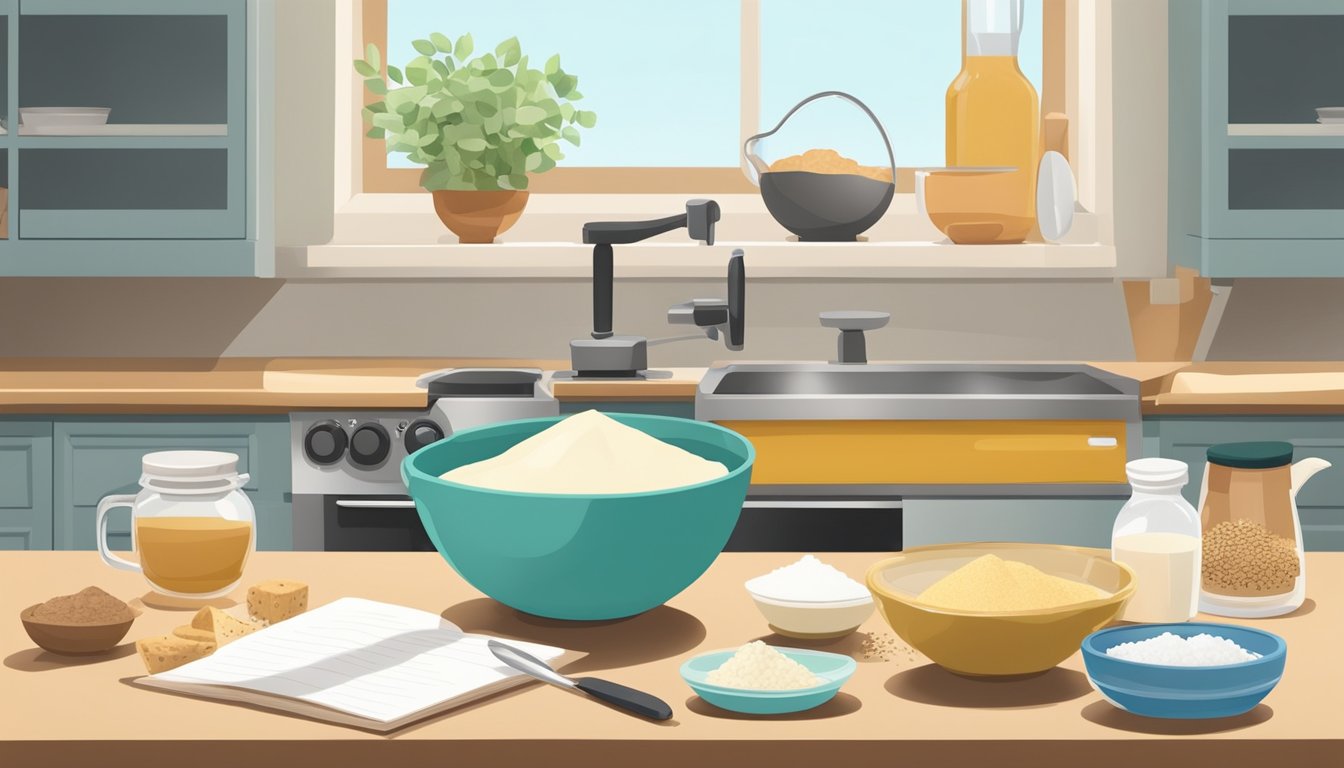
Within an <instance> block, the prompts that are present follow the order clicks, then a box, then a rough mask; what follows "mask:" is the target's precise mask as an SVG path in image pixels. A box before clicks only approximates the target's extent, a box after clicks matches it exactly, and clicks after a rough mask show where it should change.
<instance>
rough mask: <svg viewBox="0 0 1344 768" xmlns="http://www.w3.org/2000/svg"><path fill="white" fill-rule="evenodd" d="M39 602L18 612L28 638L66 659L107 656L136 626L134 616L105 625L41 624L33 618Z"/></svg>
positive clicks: (40, 646)
mask: <svg viewBox="0 0 1344 768" xmlns="http://www.w3.org/2000/svg"><path fill="white" fill-rule="evenodd" d="M41 607H42V603H38V604H37V605H30V606H28V607H27V608H25V609H24V610H23V611H22V612H21V613H19V620H20V621H22V622H23V628H24V630H25V631H26V632H27V633H28V637H31V638H32V639H33V642H34V643H37V645H38V647H39V648H42V649H43V650H47V651H51V652H52V653H59V654H62V655H65V656H82V655H85V654H93V653H106V652H108V651H110V650H112V649H113V648H116V647H117V644H119V643H120V642H121V640H122V638H124V637H126V633H127V632H129V631H130V630H131V624H133V623H135V615H134V614H132V615H131V616H130V618H128V619H125V620H123V621H116V622H112V623H107V624H63V623H58V622H52V621H43V620H41V619H38V618H37V617H36V616H34V613H36V611H37V609H39V608H41Z"/></svg>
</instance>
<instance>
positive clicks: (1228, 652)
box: [1106, 632, 1260, 667]
mask: <svg viewBox="0 0 1344 768" xmlns="http://www.w3.org/2000/svg"><path fill="white" fill-rule="evenodd" d="M1106 655H1107V656H1114V657H1116V658H1118V659H1124V660H1125V661H1137V662H1140V663H1143V664H1163V665H1167V666H1173V667H1211V666H1215V665H1219V664H1241V663H1243V662H1247V661H1255V660H1256V659H1258V658H1260V654H1258V653H1255V652H1254V651H1248V650H1246V649H1245V648H1242V647H1241V646H1240V645H1237V644H1236V643H1234V642H1232V641H1231V640H1228V639H1227V638H1225V637H1218V636H1216V635H1210V634H1207V633H1201V634H1198V635H1195V636H1193V637H1180V636H1179V635H1173V634H1172V633H1170V632H1163V633H1162V634H1160V635H1158V636H1157V637H1151V638H1149V639H1147V640H1139V641H1137V642H1133V643H1121V644H1119V645H1116V646H1113V647H1111V648H1107V649H1106Z"/></svg>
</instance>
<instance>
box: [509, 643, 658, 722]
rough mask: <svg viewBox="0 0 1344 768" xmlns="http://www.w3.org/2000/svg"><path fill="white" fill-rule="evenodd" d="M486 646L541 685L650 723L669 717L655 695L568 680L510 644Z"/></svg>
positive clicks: (601, 682) (588, 680) (579, 679)
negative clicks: (582, 695) (576, 692)
mask: <svg viewBox="0 0 1344 768" xmlns="http://www.w3.org/2000/svg"><path fill="white" fill-rule="evenodd" d="M486 645H487V646H489V647H490V652H491V653H493V654H494V655H495V658H497V659H499V660H500V661H502V662H504V663H505V664H507V665H509V666H510V667H513V668H514V669H516V670H518V671H519V672H522V673H523V674H525V675H531V676H532V677H535V678H536V679H538V680H541V681H543V682H547V683H550V684H551V685H555V686H559V687H561V688H568V689H570V690H575V689H577V690H580V691H583V692H584V693H586V694H588V695H589V696H592V697H594V698H596V699H601V700H602V701H605V702H607V703H608V704H612V705H615V706H617V707H620V708H621V709H624V710H627V711H630V712H634V713H635V714H637V715H640V716H642V717H647V718H650V719H652V720H667V719H668V718H670V717H672V708H671V707H669V706H668V705H667V702H665V701H663V700H662V699H660V698H658V697H657V696H650V695H649V694H647V693H644V692H643V691H636V690H635V689H634V688H627V687H625V686H624V685H619V684H617V683H613V682H610V681H607V680H599V679H597V678H596V677H577V678H574V679H573V680H571V679H569V678H568V677H565V676H564V675H562V674H560V673H559V672H556V671H555V670H554V669H551V667H550V665H549V664H547V663H546V662H544V661H542V660H541V659H538V658H536V657H535V656H532V655H531V654H528V653H524V652H523V651H521V650H519V649H517V648H514V647H513V646H511V645H507V644H505V643H501V642H499V641H498V640H489V641H487V642H486Z"/></svg>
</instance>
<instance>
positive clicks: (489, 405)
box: [289, 368, 560, 551]
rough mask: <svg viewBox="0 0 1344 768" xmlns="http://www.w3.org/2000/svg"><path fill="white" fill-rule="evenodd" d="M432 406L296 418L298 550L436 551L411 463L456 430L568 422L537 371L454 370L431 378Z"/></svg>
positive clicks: (423, 382) (293, 459) (423, 383)
mask: <svg viewBox="0 0 1344 768" xmlns="http://www.w3.org/2000/svg"><path fill="white" fill-rule="evenodd" d="M417 384H418V385H419V386H420V387H421V388H423V389H424V390H425V391H426V395H427V397H428V406H427V407H426V408H425V409H423V410H367V411H306V412H298V413H293V414H291V415H290V419H289V428H290V467H291V473H292V482H293V491H294V496H293V514H294V549H296V550H331V551H384V550H395V551H402V550H424V551H432V550H433V549H434V545H433V544H432V543H431V542H430V541H429V537H428V536H427V535H426V534H425V531H424V528H423V526H422V525H421V524H420V517H419V515H418V514H417V513H416V511H415V504H414V502H412V501H411V499H410V497H409V496H407V495H406V486H405V485H404V484H403V483H402V480H401V461H402V459H404V458H406V457H407V456H409V455H410V454H412V453H414V452H415V451H417V450H419V449H420V448H423V447H424V446H426V445H429V444H430V443H433V442H435V441H438V440H442V439H443V438H444V437H446V436H448V435H451V434H453V433H454V432H456V431H459V430H463V429H467V428H470V427H477V426H481V425H485V424H493V423H496V422H501V421H512V420H514V419H530V418H538V417H543V416H558V415H559V414H560V406H559V403H558V402H557V401H556V399H555V398H554V397H553V396H551V394H550V393H549V392H547V391H546V389H545V387H543V386H542V372H541V371H540V370H539V369H534V368H453V369H446V370H441V371H434V372H433V373H428V374H425V375H424V376H422V377H421V378H420V379H419V381H417Z"/></svg>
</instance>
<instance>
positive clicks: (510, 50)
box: [495, 37, 523, 67]
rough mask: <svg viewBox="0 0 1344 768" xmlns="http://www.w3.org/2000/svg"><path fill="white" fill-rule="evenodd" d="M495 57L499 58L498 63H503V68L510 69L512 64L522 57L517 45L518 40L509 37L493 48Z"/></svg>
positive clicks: (519, 47) (520, 48) (520, 49)
mask: <svg viewBox="0 0 1344 768" xmlns="http://www.w3.org/2000/svg"><path fill="white" fill-rule="evenodd" d="M495 55H496V56H498V57H499V59H500V61H502V62H504V66H506V67H512V66H513V65H514V64H517V63H518V60H519V59H521V58H522V57H523V50H522V47H521V46H520V45H519V44H518V38H516V37H510V38H509V39H508V40H505V41H504V42H502V43H500V44H499V45H497V46H495Z"/></svg>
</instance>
